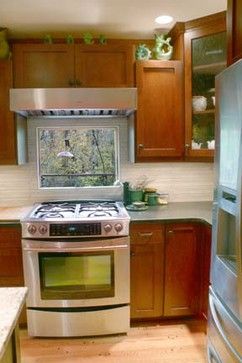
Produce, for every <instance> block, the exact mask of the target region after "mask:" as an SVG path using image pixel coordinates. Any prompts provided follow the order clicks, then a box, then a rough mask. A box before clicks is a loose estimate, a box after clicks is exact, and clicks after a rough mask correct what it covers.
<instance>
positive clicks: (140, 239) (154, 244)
mask: <svg viewBox="0 0 242 363" xmlns="http://www.w3.org/2000/svg"><path fill="white" fill-rule="evenodd" d="M130 238H131V318H141V319H142V318H158V317H161V316H162V313H163V269H164V228H163V226H162V225H161V224H158V223H157V224H152V223H142V224H140V223H137V224H135V223H131V227H130Z"/></svg>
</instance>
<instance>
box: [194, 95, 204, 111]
mask: <svg viewBox="0 0 242 363" xmlns="http://www.w3.org/2000/svg"><path fill="white" fill-rule="evenodd" d="M192 108H193V111H205V110H206V108H207V99H206V97H204V96H193V97H192Z"/></svg>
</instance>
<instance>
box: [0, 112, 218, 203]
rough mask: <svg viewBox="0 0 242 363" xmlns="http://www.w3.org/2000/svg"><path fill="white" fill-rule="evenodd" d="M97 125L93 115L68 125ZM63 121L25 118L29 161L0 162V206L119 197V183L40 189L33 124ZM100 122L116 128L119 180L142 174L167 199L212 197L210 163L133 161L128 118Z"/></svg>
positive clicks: (196, 199)
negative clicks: (118, 135)
mask: <svg viewBox="0 0 242 363" xmlns="http://www.w3.org/2000/svg"><path fill="white" fill-rule="evenodd" d="M80 122H81V124H88V125H90V124H92V125H99V126H100V120H97V119H88V120H86V119H82V120H77V119H72V120H69V121H68V125H77V124H80ZM44 124H45V125H48V126H51V125H52V126H53V125H55V126H57V125H66V124H67V120H58V121H57V120H39V119H29V120H28V135H29V137H28V139H29V160H30V161H29V163H28V164H26V165H23V166H0V206H20V205H29V204H33V203H35V202H40V201H47V200H54V199H56V200H57V199H62V200H63V199H77V198H78V199H86V198H108V199H110V198H112V199H121V198H122V188H121V187H109V188H81V189H78V188H76V189H75V188H74V189H67V190H63V189H59V190H53V189H50V190H43V189H42V190H41V189H38V183H37V177H36V175H37V166H36V127H40V126H41V127H42V126H43V125H44ZM102 124H104V125H107V124H112V125H117V126H118V127H119V129H120V162H121V170H120V180H121V181H130V182H135V180H137V178H138V177H140V176H142V175H146V176H147V177H148V180H149V186H154V187H156V188H157V189H158V191H160V192H167V193H169V200H170V201H171V202H182V201H204V200H206V201H207V200H212V193H213V164H210V163H183V162H182V163H174V162H172V163H170V162H164V163H137V164H133V163H130V162H129V161H128V121H127V120H126V119H115V120H112V121H110V120H105V119H102Z"/></svg>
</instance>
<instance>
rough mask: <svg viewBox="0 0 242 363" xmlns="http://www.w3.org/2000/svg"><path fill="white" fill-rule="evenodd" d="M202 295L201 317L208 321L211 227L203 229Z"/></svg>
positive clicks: (202, 227)
mask: <svg viewBox="0 0 242 363" xmlns="http://www.w3.org/2000/svg"><path fill="white" fill-rule="evenodd" d="M200 228H201V235H202V243H201V247H200V248H201V293H200V315H201V316H202V317H203V318H205V319H207V316H208V291H209V284H210V264H211V240H212V229H211V227H210V226H204V225H202V226H201V227H200Z"/></svg>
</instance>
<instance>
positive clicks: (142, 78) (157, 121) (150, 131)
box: [136, 61, 184, 161]
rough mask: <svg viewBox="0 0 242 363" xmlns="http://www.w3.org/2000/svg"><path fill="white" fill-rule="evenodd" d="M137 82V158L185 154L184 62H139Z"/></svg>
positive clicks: (140, 159) (157, 157)
mask: <svg viewBox="0 0 242 363" xmlns="http://www.w3.org/2000/svg"><path fill="white" fill-rule="evenodd" d="M136 81H137V88H138V110H137V124H136V128H137V130H136V131H137V160H138V161H142V160H148V159H149V158H155V159H159V158H162V157H177V158H179V157H182V155H183V151H184V125H183V92H182V89H183V86H182V85H183V76H182V63H181V62H180V61H146V62H144V61H142V62H137V64H136ZM147 158H148V159H147Z"/></svg>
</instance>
